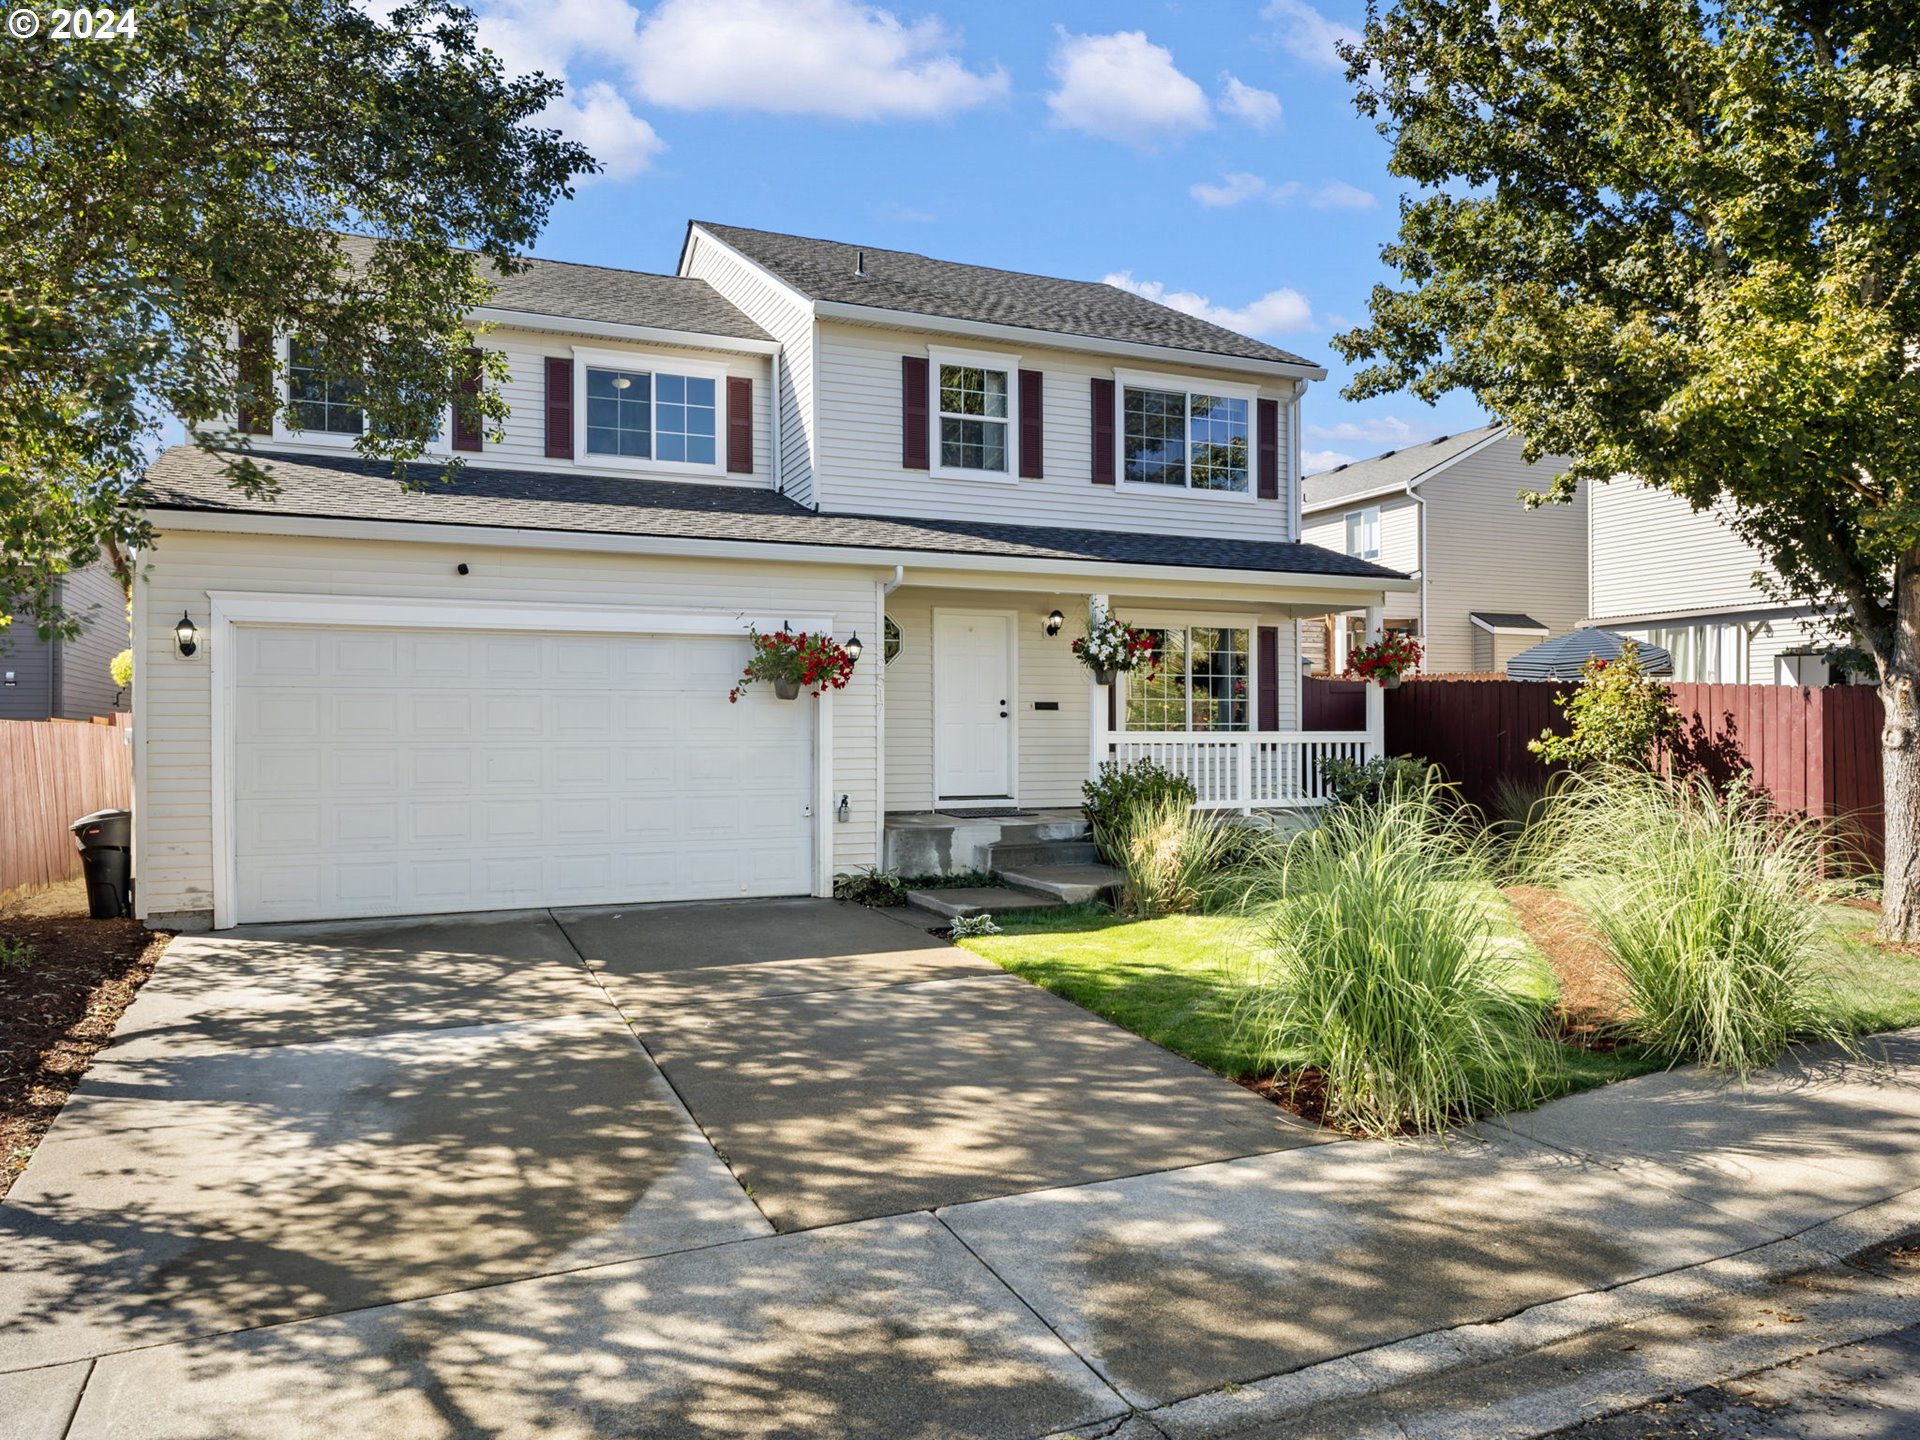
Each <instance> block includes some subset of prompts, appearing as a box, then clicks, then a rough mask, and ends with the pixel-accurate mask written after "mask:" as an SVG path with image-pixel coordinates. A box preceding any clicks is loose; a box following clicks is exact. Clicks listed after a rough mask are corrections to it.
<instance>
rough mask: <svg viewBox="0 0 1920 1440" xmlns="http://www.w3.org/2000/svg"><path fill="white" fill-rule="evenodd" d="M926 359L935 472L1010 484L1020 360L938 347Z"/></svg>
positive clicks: (929, 351)
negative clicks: (931, 408)
mask: <svg viewBox="0 0 1920 1440" xmlns="http://www.w3.org/2000/svg"><path fill="white" fill-rule="evenodd" d="M927 355H928V360H929V362H930V364H931V367H932V369H931V375H932V380H933V417H934V435H935V442H936V448H935V452H934V457H933V459H934V463H933V473H934V474H935V475H944V476H946V477H948V478H950V479H962V480H1005V481H1009V482H1010V481H1012V480H1013V478H1014V474H1013V431H1014V423H1015V419H1014V412H1015V410H1016V409H1017V408H1018V397H1017V395H1016V393H1015V385H1014V376H1015V374H1016V373H1017V372H1018V370H1019V368H1020V362H1019V357H1018V356H1014V355H988V354H981V353H976V352H972V351H963V350H942V349H940V348H938V347H934V348H931V349H929V350H928V352H927Z"/></svg>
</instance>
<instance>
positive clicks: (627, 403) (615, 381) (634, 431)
mask: <svg viewBox="0 0 1920 1440" xmlns="http://www.w3.org/2000/svg"><path fill="white" fill-rule="evenodd" d="M623 381H624V382H625V384H624V385H623V384H622V383H621V382H623ZM587 453H588V454H589V455H619V456H623V457H624V458H626V459H630V460H650V459H652V458H653V377H652V376H651V375H646V374H642V373H640V372H638V371H632V370H595V369H589V370H588V371H587Z"/></svg>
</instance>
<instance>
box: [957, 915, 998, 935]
mask: <svg viewBox="0 0 1920 1440" xmlns="http://www.w3.org/2000/svg"><path fill="white" fill-rule="evenodd" d="M999 933H1000V927H999V926H998V925H996V924H994V923H993V916H991V915H962V916H961V917H960V918H959V919H957V920H955V921H954V922H953V924H952V926H950V927H949V928H948V930H947V934H949V935H951V936H952V937H953V938H954V939H955V940H965V939H967V938H968V937H969V936H973V935H998V934H999Z"/></svg>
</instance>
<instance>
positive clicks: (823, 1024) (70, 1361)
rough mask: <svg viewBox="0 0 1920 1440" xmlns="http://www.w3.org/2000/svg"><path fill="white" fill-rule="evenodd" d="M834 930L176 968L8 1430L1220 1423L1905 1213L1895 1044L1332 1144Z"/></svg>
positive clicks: (96, 1122)
mask: <svg viewBox="0 0 1920 1440" xmlns="http://www.w3.org/2000/svg"><path fill="white" fill-rule="evenodd" d="M817 905H819V902H776V903H774V904H769V905H754V906H746V905H742V906H736V907H711V906H709V907H674V909H672V910H668V909H660V910H650V911H648V910H634V911H623V912H613V911H601V912H592V913H585V914H570V915H562V916H559V917H557V918H549V917H545V916H538V917H527V918H526V919H525V920H524V921H522V922H515V927H514V928H513V929H512V930H511V932H493V933H491V934H490V933H489V932H488V929H487V926H486V925H485V924H483V923H482V922H466V921H462V922H455V923H453V924H449V925H443V926H440V927H422V928H420V929H417V930H415V931H414V932H413V933H412V934H411V936H410V937H405V938H399V939H396V936H397V935H400V934H401V932H399V931H396V930H395V929H394V928H393V927H387V928H386V929H384V930H381V929H374V930H365V931H353V930H351V928H350V927H345V928H343V927H330V928H329V929H328V930H327V931H325V932H322V933H310V934H308V935H307V936H305V937H304V938H303V937H301V936H297V935H290V934H288V933H286V932H276V933H274V934H271V935H264V934H263V935H256V936H253V937H232V936H216V937H208V938H205V939H203V940H198V941H195V942H193V943H192V944H191V945H187V946H181V947H177V950H176V952H174V953H170V954H169V956H168V957H167V959H166V960H165V961H164V962H163V964H162V967H161V971H160V972H159V975H158V976H157V977H156V979H155V981H154V982H153V983H152V984H151V985H150V986H149V989H148V991H147V992H146V994H145V995H143V997H142V999H141V1001H140V1002H139V1003H138V1004H137V1005H136V1007H135V1009H134V1010H133V1011H130V1012H129V1015H128V1017H127V1022H126V1024H125V1025H124V1026H123V1029H122V1033H121V1039H120V1043H119V1044H118V1045H117V1046H116V1047H115V1048H114V1049H113V1050H112V1051H110V1052H108V1054H107V1055H106V1056H104V1057H103V1058H102V1060H101V1062H100V1063H98V1064H97V1065H96V1066H95V1068H94V1070H93V1071H92V1072H90V1073H89V1075H88V1076H87V1078H86V1080H85V1082H84V1083H83V1085H82V1087H81V1089H80V1091H79V1092H78V1093H77V1094H76V1096H75V1098H74V1100H73V1101H72V1102H70V1105H69V1108H68V1111H67V1113H66V1114H64V1115H63V1116H62V1118H61V1120H60V1121H59V1122H58V1124H57V1125H56V1126H55V1129H54V1131H53V1133H52V1134H51V1135H50V1136H49V1138H48V1140H47V1142H46V1143H45V1144H44V1145H43V1146H42V1149H41V1152H40V1153H39V1154H37V1155H36V1157H35V1159H34V1160H33V1162H32V1164H31V1165H30V1166H29V1167H28V1169H27V1172H26V1174H25V1175H24V1176H23V1177H22V1180H21V1183H20V1187H19V1188H17V1189H16V1191H15V1194H14V1196H13V1197H12V1198H10V1200H9V1201H8V1202H7V1203H6V1204H5V1205H4V1206H0V1272H3V1273H0V1436H6V1437H22V1440H24V1437H28V1436H32V1437H36V1440H37V1437H42V1436H45V1437H59V1436H63V1435H67V1436H73V1437H101V1436H140V1437H153V1440H164V1437H207V1440H211V1437H216V1436H217V1437H239V1436H271V1437H276V1440H277V1437H305V1436H313V1437H319V1436H335V1435H340V1434H354V1433H359V1434H365V1435H370V1436H372V1435H377V1436H380V1437H382V1440H389V1437H394V1440H415V1437H420V1440H426V1437H436V1440H438V1437H456V1436H462V1437H464V1436H483V1435H484V1436H526V1435H539V1436H541V1437H569V1440H571V1437H580V1440H586V1437H590V1436H604V1435H609V1434H634V1435H646V1436H649V1437H653V1436H662V1437H721V1436H726V1437H730V1440H731V1437H738V1436H773V1435H820V1436H834V1437H841V1436H873V1437H883V1436H884V1437H887V1440H901V1437H926V1440H933V1437H946V1436H955V1437H961V1436H967V1437H971V1436H1007V1437H1020V1436H1026V1437H1042V1436H1063V1435H1067V1434H1077V1435H1081V1436H1086V1437H1091V1436H1095V1435H1101V1436H1109V1435H1120V1434H1124V1435H1125V1436H1127V1437H1128V1440H1152V1437H1158V1436H1171V1437H1185V1436H1201V1435H1230V1434H1237V1433H1243V1432H1252V1431H1254V1430H1256V1429H1263V1428H1265V1427H1269V1426H1272V1425H1277V1424H1280V1423H1282V1422H1284V1421H1285V1420H1286V1419H1287V1417H1288V1416H1298V1415H1299V1414H1301V1413H1303V1411H1304V1410H1306V1409H1309V1408H1310V1407H1312V1406H1315V1405H1322V1404H1325V1403H1328V1402H1330V1401H1337V1400H1350V1399H1352V1398H1353V1397H1355V1396H1358V1395H1363V1394H1365V1393H1367V1392H1369V1391H1373V1390H1381V1389H1384V1388H1386V1387H1389V1386H1392V1385H1395V1384H1404V1383H1406V1382H1407V1381H1409V1380H1411V1379H1415V1378H1419V1377H1422V1376H1439V1375H1444V1374H1450V1373H1456V1372H1464V1371H1466V1370H1467V1369H1468V1368H1469V1367H1472V1366H1475V1365H1481V1364H1488V1363H1491V1362H1493V1361H1496V1360H1498V1359H1499V1358H1501V1357H1503V1356H1509V1355H1512V1354H1514V1353H1516V1352H1518V1351H1520V1350H1524V1349H1528V1348H1532V1347H1537V1346H1540V1345H1543V1344H1548V1343H1551V1342H1554V1341H1557V1340H1563V1339H1565V1338H1567V1337H1569V1336H1574V1335H1579V1334H1582V1333H1586V1332H1589V1331H1593V1330H1596V1329H1598V1328H1600V1327H1604V1326H1608V1325H1612V1324H1616V1323H1618V1322H1619V1321H1620V1320H1621V1319H1622V1318H1623V1317H1630V1316H1632V1315H1633V1314H1635V1313H1645V1312H1647V1311H1648V1310H1649V1309H1653V1310H1657V1309H1659V1308H1660V1307H1662V1306H1668V1305H1673V1304H1678V1303H1689V1302H1698V1301H1700V1300H1701V1299H1703V1298H1705V1297H1710V1296H1711V1295H1713V1294H1716V1293H1721V1292H1725V1291H1730V1290H1737V1289H1738V1288H1740V1287H1742V1286H1746V1285H1751V1284H1756V1283H1764V1282H1766V1281H1769V1280H1771V1279H1774V1278H1777V1277H1778V1276H1780V1275H1783V1274H1787V1273H1792V1272H1795V1271H1798V1270H1805V1269H1808V1268H1810V1267H1817V1266H1822V1265H1830V1264H1832V1263H1833V1262H1834V1261H1835V1260H1836V1259H1837V1258H1839V1257H1844V1256H1846V1255H1848V1254H1851V1253H1853V1252H1854V1251H1856V1250H1858V1249H1860V1248H1861V1247H1863V1246H1865V1245H1869V1244H1873V1243H1876V1242H1879V1241H1882V1240H1885V1239H1888V1238H1891V1237H1892V1236H1894V1235H1897V1234H1899V1233H1901V1232H1902V1231H1904V1230H1907V1229H1910V1228H1912V1227H1914V1226H1916V1225H1920V1032H1915V1033H1909V1034H1907V1035H1903V1036H1898V1037H1892V1038H1890V1039H1889V1040H1887V1041H1886V1042H1885V1043H1884V1045H1883V1052H1884V1053H1883V1055H1882V1056H1881V1057H1880V1063H1877V1064H1867V1063H1860V1062H1847V1063H1843V1062H1841V1061H1839V1060H1837V1059H1835V1058H1833V1057H1830V1056H1823V1055H1817V1054H1816V1055H1810V1056H1804V1057H1799V1058H1797V1059H1795V1060H1794V1061H1792V1062H1790V1063H1789V1064H1788V1065H1786V1066H1784V1067H1782V1068H1781V1069H1780V1070H1778V1071H1776V1072H1773V1073H1770V1074H1768V1075H1765V1076H1761V1077H1758V1078H1757V1079H1756V1080H1754V1081H1753V1082H1752V1083H1750V1084H1749V1085H1748V1086H1747V1087H1746V1088H1745V1089H1741V1088H1739V1087H1735V1086H1730V1085H1726V1084H1723V1083H1720V1082H1718V1081H1715V1080H1712V1079H1710V1078H1708V1077H1705V1076H1703V1075H1700V1074H1698V1073H1696V1072H1691V1071H1678V1072H1673V1073H1670V1074H1666V1075H1660V1076H1654V1077H1649V1078H1646V1079H1642V1080H1637V1081H1631V1082H1627V1083H1625V1084H1622V1085H1618V1086H1614V1087H1611V1088H1609V1089H1606V1090H1602V1091H1597V1092H1591V1093H1588V1094H1585V1095H1580V1096H1575V1097H1572V1098H1570V1099H1567V1100H1563V1101H1560V1102H1557V1103H1555V1104H1553V1105H1550V1106H1547V1107H1545V1108H1544V1109H1542V1110H1540V1111H1538V1112H1536V1113H1534V1114H1530V1115H1524V1116H1518V1117H1514V1118H1513V1119H1512V1120H1510V1121H1508V1122H1505V1123H1501V1124H1493V1125H1487V1126H1484V1127H1482V1128H1481V1130H1480V1131H1479V1132H1478V1133H1477V1134H1475V1135H1472V1136H1468V1137H1463V1138H1461V1139H1459V1140H1456V1141H1455V1142H1454V1143H1453V1144H1451V1145H1449V1146H1446V1147H1440V1146H1435V1145H1425V1144H1422V1145H1401V1146H1383V1145H1374V1144H1366V1143H1357V1142H1340V1143H1317V1142H1321V1141H1324V1140H1325V1139H1326V1137H1325V1136H1324V1135H1320V1134H1318V1133H1312V1132H1302V1131H1300V1130H1299V1129H1298V1128H1297V1127H1293V1126H1290V1125H1288V1124H1287V1123H1286V1122H1285V1121H1284V1120H1283V1119H1282V1118H1281V1117H1279V1116H1278V1114H1277V1112H1273V1111H1271V1110H1269V1109H1267V1108H1266V1107H1263V1106H1260V1105H1259V1104H1258V1102H1253V1101H1251V1100H1250V1099H1249V1097H1247V1096H1245V1094H1244V1092H1240V1091H1238V1090H1237V1089H1236V1087H1232V1086H1229V1085H1227V1084H1226V1083H1225V1082H1221V1081H1217V1080H1215V1079H1214V1078H1213V1077H1210V1076H1206V1075H1205V1074H1204V1073H1203V1072H1197V1071H1194V1070H1193V1069H1192V1067H1190V1066H1186V1064H1185V1062H1184V1061H1177V1060H1176V1059H1175V1058H1174V1057H1171V1056H1166V1055H1165V1052H1160V1051H1157V1050H1154V1047H1151V1046H1146V1045H1145V1043H1144V1042H1141V1041H1138V1040H1135V1039H1133V1038H1132V1037H1128V1036H1124V1035H1123V1034H1120V1032H1111V1027H1108V1026H1105V1025H1104V1022H1100V1021H1098V1020H1095V1019H1093V1017H1090V1016H1086V1015H1085V1014H1084V1012H1080V1011H1078V1010H1075V1009H1073V1007H1070V1006H1064V1005H1063V1004H1062V1003H1061V1002H1054V1001H1052V1000H1051V997H1046V996H1044V995H1042V994H1041V992H1038V991H1035V990H1032V989H1031V988H1030V987H1025V986H1024V982H1020V981H1017V980H1014V979H1013V978H1012V977H1010V976H1006V975H1003V974H1000V973H998V972H992V973H988V972H987V971H984V970H982V969H980V968H979V962H977V961H975V960H973V958H972V957H969V956H965V955H963V954H961V953H960V952H957V951H954V950H952V949H950V948H947V947H944V946H941V945H939V944H938V943H937V942H931V941H928V940H926V938H925V937H924V936H922V935H920V934H917V933H916V932H914V931H913V930H912V929H910V928H909V927H907V926H904V925H901V924H900V923H899V922H898V921H896V920H894V919H892V918H891V917H888V916H886V915H881V914H869V913H866V912H858V911H850V910H846V909H844V907H825V908H826V909H829V910H831V911H832V912H833V923H832V925H831V926H828V925H826V923H825V922H824V921H818V923H816V924H814V925H809V924H808V923H807V922H808V921H809V919H810V918H816V917H818V916H820V915H821V914H822V911H820V910H817V909H815V908H813V907H815V906H817ZM783 906H791V907H792V908H785V909H783V908H782V907H783ZM728 912H732V913H731V914H729V913H728ZM842 924H844V926H845V927H846V928H845V929H840V928H839V927H840V926H841V925H842ZM826 929H832V930H833V933H835V934H836V935H838V936H839V937H840V939H839V940H837V941H835V942H834V944H833V945H826V944H822V943H820V942H819V941H818V940H817V939H814V940H809V938H808V936H809V934H810V932H820V931H824V930H826ZM507 934H510V935H511V943H507V940H506V939H505V938H503V936H505V935H507ZM848 941H852V942H854V943H851V944H849V943H846V942H848ZM836 946H838V947H839V948H841V949H842V950H844V951H845V952H847V953H842V954H838V955H827V954H823V953H821V952H822V951H823V950H825V949H832V948H835V947H836ZM583 960H584V962H585V963H584V964H583V963H582V961H583ZM608 997H611V1003H609V1002H608ZM1030 1001H1031V1002H1037V1003H1034V1004H1029V1002H1030ZM616 1009H617V1012H619V1013H618V1014H617V1013H616ZM619 1014H624V1015H627V1016H631V1017H633V1018H634V1021H635V1024H634V1029H633V1030H629V1029H628V1027H627V1026H626V1025H623V1024H621V1023H620V1019H619ZM509 1016H511V1018H509ZM635 1031H637V1033H638V1034H639V1035H640V1037H641V1039H642V1040H643V1041H644V1048H643V1047H642V1046H641V1045H638V1044H635V1043H634V1040H633V1034H634V1033H635ZM1109 1032H1111V1033H1109ZM1116 1037H1117V1038H1116ZM649 1051H651V1052H652V1054H651V1055H649V1053H648V1052H649ZM1143 1052H1152V1053H1151V1054H1146V1053H1143ZM1155 1057H1159V1058H1155ZM656 1059H657V1060H658V1062H659V1065H658V1067H657V1068H656V1066H655V1063H654V1062H655V1060H656ZM916 1077H919V1079H920V1080H921V1082H922V1083H920V1084H919V1086H918V1088H916V1087H915V1080H916ZM1243 1102H1244V1103H1243ZM1249 1106H1252V1107H1253V1108H1248V1107H1249ZM996 1117H1004V1124H1002V1123H1000V1122H999V1119H997V1118H996ZM709 1142H711V1143H709ZM1302 1142H1305V1143H1302ZM1128 1145H1137V1146H1138V1147H1140V1148H1139V1149H1138V1150H1130V1149H1128V1148H1127V1146H1128ZM1125 1167H1131V1168H1125ZM736 1177H737V1178H736Z"/></svg>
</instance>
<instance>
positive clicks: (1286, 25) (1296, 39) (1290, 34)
mask: <svg viewBox="0 0 1920 1440" xmlns="http://www.w3.org/2000/svg"><path fill="white" fill-rule="evenodd" d="M1260 15H1261V18H1262V19H1266V20H1271V21H1273V22H1274V23H1275V24H1276V25H1277V26H1278V27H1279V40H1280V45H1281V48H1283V49H1284V50H1286V52H1287V53H1288V54H1290V55H1292V56H1293V57H1294V58H1295V59H1297V60H1304V61H1306V62H1307V63H1308V64H1309V65H1317V66H1319V67H1320V68H1321V69H1323V70H1345V69H1346V68H1347V62H1346V61H1344V60H1342V59H1341V58H1340V52H1339V51H1338V50H1337V49H1335V48H1334V47H1335V45H1336V44H1337V43H1338V42H1339V41H1342V40H1345V41H1346V42H1348V43H1349V44H1354V43H1357V42H1358V41H1359V39H1360V32H1359V31H1358V30H1356V29H1354V28H1353V27H1352V26H1351V25H1342V24H1341V23H1340V22H1339V21H1337V20H1329V19H1327V17H1326V16H1324V15H1322V14H1321V13H1320V12H1319V11H1318V10H1316V9H1314V8H1313V6H1311V5H1309V4H1308V3H1307V0H1272V3H1271V4H1269V5H1268V6H1267V8H1266V9H1264V10H1262V11H1261V12H1260Z"/></svg>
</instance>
